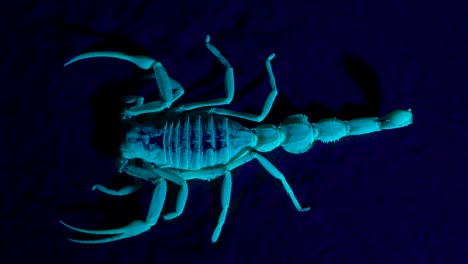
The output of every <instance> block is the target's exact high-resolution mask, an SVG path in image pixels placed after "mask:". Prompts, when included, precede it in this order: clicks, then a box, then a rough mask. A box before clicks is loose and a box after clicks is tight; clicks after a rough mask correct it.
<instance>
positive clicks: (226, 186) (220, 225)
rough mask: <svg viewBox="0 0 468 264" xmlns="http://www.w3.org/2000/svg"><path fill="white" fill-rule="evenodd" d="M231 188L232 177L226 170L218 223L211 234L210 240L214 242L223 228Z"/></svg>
mask: <svg viewBox="0 0 468 264" xmlns="http://www.w3.org/2000/svg"><path fill="white" fill-rule="evenodd" d="M231 189H232V177H231V172H230V171H226V173H225V174H224V182H223V187H222V189H221V207H222V211H221V214H220V215H219V219H218V225H216V229H215V231H214V232H213V235H212V236H211V242H212V243H216V241H218V238H219V234H221V229H222V228H223V225H224V221H225V220H226V215H227V212H228V209H229V201H230V200H231Z"/></svg>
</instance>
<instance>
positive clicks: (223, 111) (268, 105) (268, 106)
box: [210, 53, 278, 122]
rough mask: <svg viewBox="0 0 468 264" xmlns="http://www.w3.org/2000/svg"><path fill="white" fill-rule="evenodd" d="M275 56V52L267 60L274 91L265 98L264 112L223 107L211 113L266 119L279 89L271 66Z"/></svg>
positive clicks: (254, 119) (248, 118) (253, 119)
mask: <svg viewBox="0 0 468 264" xmlns="http://www.w3.org/2000/svg"><path fill="white" fill-rule="evenodd" d="M274 57H275V54H274V53H273V54H271V55H270V56H268V58H267V59H266V60H265V64H266V68H267V71H268V77H269V79H270V85H271V88H272V91H271V92H270V94H269V95H268V97H267V99H266V100H265V103H264V104H263V109H262V112H261V113H260V114H259V115H254V114H248V113H240V112H235V111H232V110H228V109H223V108H213V109H211V110H210V113H215V114H218V115H225V116H233V117H238V118H242V119H246V120H250V121H255V122H261V121H263V119H265V117H266V116H267V115H268V113H270V110H271V107H272V106H273V103H274V101H275V98H276V95H277V94H278V89H277V87H276V81H275V75H274V74H273V70H272V68H271V60H272V59H273V58H274Z"/></svg>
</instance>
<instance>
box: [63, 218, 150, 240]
mask: <svg viewBox="0 0 468 264" xmlns="http://www.w3.org/2000/svg"><path fill="white" fill-rule="evenodd" d="M59 221H60V223H61V224H62V225H64V226H66V227H68V228H70V229H72V230H74V231H77V232H81V233H85V234H92V235H114V236H111V237H108V238H103V239H96V240H78V239H71V238H69V240H70V241H72V242H77V243H84V244H98V243H107V242H112V241H116V240H120V239H124V238H128V237H133V236H137V235H139V234H141V233H143V232H146V231H148V230H149V228H150V226H149V225H147V224H146V223H145V222H143V221H140V220H136V221H133V222H132V223H130V224H129V225H128V226H126V227H122V228H116V229H109V230H87V229H81V228H77V227H74V226H71V225H68V224H66V223H64V222H63V221H61V220H59Z"/></svg>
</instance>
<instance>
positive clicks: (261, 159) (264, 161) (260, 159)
mask: <svg viewBox="0 0 468 264" xmlns="http://www.w3.org/2000/svg"><path fill="white" fill-rule="evenodd" d="M254 158H256V159H257V160H258V162H260V164H261V165H262V166H263V168H265V169H266V170H267V171H268V172H269V173H270V174H271V175H272V176H273V177H275V178H277V179H279V180H280V181H281V183H283V187H284V189H286V192H287V193H288V195H289V197H290V198H291V200H292V202H293V203H294V206H295V207H296V209H297V210H298V211H299V212H306V211H309V210H310V207H306V208H302V207H301V205H300V204H299V202H298V201H297V198H296V196H295V195H294V192H293V190H292V189H291V186H289V184H288V182H287V181H286V178H284V175H283V174H282V173H281V172H280V171H279V170H278V169H277V168H276V167H275V166H274V165H273V164H271V162H270V161H268V160H267V159H266V158H264V157H263V156H261V155H260V154H258V153H255V152H254Z"/></svg>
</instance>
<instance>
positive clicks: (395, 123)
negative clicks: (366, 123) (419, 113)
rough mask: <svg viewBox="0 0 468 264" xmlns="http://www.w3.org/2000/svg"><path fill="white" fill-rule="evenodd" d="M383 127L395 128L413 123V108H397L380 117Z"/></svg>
mask: <svg viewBox="0 0 468 264" xmlns="http://www.w3.org/2000/svg"><path fill="white" fill-rule="evenodd" d="M380 122H381V125H382V126H381V128H382V129H394V128H400V127H405V126H409V125H411V124H412V123H413V114H412V113H411V109H408V110H395V111H392V112H391V113H389V114H387V115H385V116H383V117H382V118H380Z"/></svg>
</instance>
